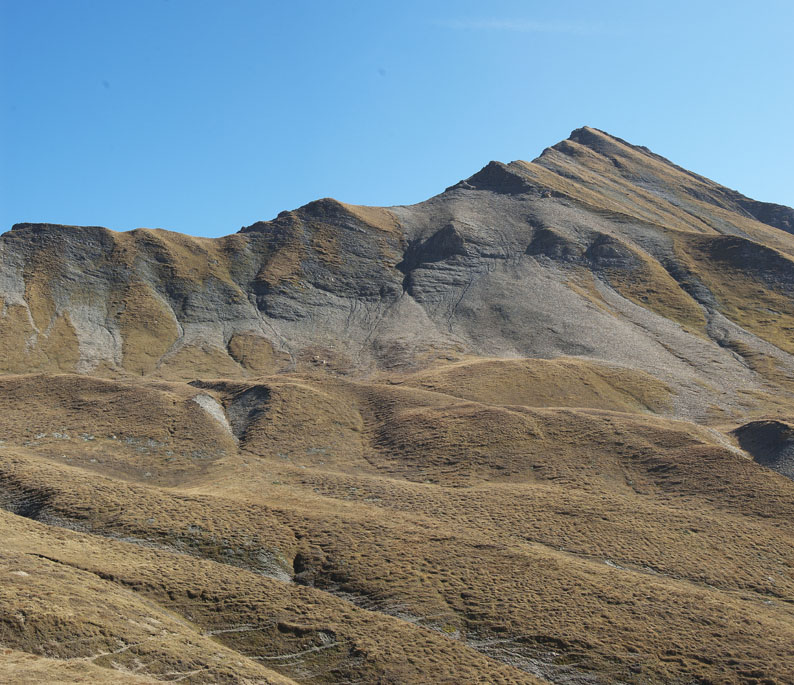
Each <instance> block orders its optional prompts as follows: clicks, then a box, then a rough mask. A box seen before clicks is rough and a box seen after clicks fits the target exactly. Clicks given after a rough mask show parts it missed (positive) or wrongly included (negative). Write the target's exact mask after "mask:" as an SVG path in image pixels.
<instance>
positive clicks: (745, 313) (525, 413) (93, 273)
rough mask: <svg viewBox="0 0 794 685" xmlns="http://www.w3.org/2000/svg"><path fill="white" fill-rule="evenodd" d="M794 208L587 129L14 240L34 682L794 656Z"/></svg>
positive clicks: (776, 668)
mask: <svg viewBox="0 0 794 685" xmlns="http://www.w3.org/2000/svg"><path fill="white" fill-rule="evenodd" d="M793 332H794V210H792V209H790V208H787V207H783V206H780V205H772V204H767V203H762V202H757V201H755V200H751V199H749V198H747V197H744V196H743V195H741V194H739V193H737V192H736V191H733V190H729V189H727V188H725V187H722V186H720V185H718V184H716V183H714V182H712V181H710V180H708V179H706V178H703V177H701V176H698V175H696V174H693V173H691V172H689V171H686V170H685V169H682V168H680V167H677V166H675V165H674V164H672V163H671V162H669V161H667V160H665V159H664V158H662V157H659V156H658V155H655V154H654V153H652V152H650V151H649V150H647V149H646V148H643V147H637V146H633V145H630V144H629V143H626V142H625V141H623V140H620V139H618V138H615V137H613V136H610V135H608V134H606V133H603V132H601V131H598V130H595V129H591V128H582V129H578V130H576V131H574V132H573V133H572V134H571V137H570V138H569V139H567V140H565V141H563V142H561V143H558V144H557V145H554V146H552V147H550V148H548V149H546V150H545V151H543V153H542V154H541V155H540V157H538V158H537V159H536V160H534V161H533V162H520V161H518V162H511V163H510V164H502V163H499V162H491V163H490V164H488V165H487V166H486V167H484V168H483V169H482V170H481V171H479V172H478V173H476V174H474V175H473V176H471V177H470V178H468V179H466V180H464V181H461V182H459V183H457V184H456V185H453V186H451V187H450V188H447V189H446V190H445V191H444V192H443V193H441V194H440V195H437V196H435V197H433V198H431V199H429V200H427V201H425V202H422V203H419V204H417V205H412V206H399V207H388V208H379V207H362V206H354V205H348V204H344V203H341V202H337V201H335V200H332V199H323V200H318V201H316V202H312V203H310V204H308V205H305V206H304V207H301V208H299V209H296V210H294V211H287V212H282V213H281V214H279V216H278V217H276V218H275V219H273V220H272V221H266V222H258V223H255V224H253V225H251V226H248V227H245V228H243V229H241V230H240V231H239V232H238V233H235V234H234V235H230V236H227V237H224V238H219V239H203V238H193V237H190V236H186V235H181V234H178V233H172V232H168V231H163V230H159V229H157V230H149V229H138V230H135V231H131V232H128V233H116V232H113V231H110V230H108V229H105V228H99V227H75V226H58V225H51V224H18V225H16V226H14V227H13V228H12V229H11V231H9V232H7V233H5V234H3V235H2V236H0V417H2V418H0V505H2V509H1V510H0V535H1V536H2V539H3V540H4V544H3V546H2V548H1V549H0V577H1V578H2V583H0V645H2V652H0V656H1V657H2V658H0V679H2V680H3V681H4V682H19V683H29V682H42V683H44V682H47V683H49V682H64V683H66V682H97V683H104V682H108V683H110V682H130V683H133V682H142V683H143V682H158V681H160V682H162V681H170V682H176V681H179V682H195V683H297V682H301V683H308V682H311V683H350V682H358V683H409V682H410V683H542V682H550V683H570V684H585V683H586V684H591V683H614V682H620V683H637V684H639V683H681V684H685V683H686V684H688V683H723V682H730V683H746V684H748V685H749V684H751V683H752V684H756V685H760V684H764V685H767V684H769V683H786V682H792V681H794V646H793V645H794V571H793V570H792V569H794V534H793V533H792V528H791V521H792V517H793V516H794V481H792V478H794V466H793V464H794V456H793V455H794V447H792V446H793V445H794V427H793V426H794V335H792V333H793Z"/></svg>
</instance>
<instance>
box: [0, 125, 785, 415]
mask: <svg viewBox="0 0 794 685" xmlns="http://www.w3.org/2000/svg"><path fill="white" fill-rule="evenodd" d="M792 216H794V210H791V209H788V208H785V207H781V206H778V205H767V204H764V203H760V202H756V201H754V200H750V199H748V198H745V197H743V196H741V195H739V194H738V193H736V192H735V191H731V190H728V189H726V188H723V187H721V186H719V185H717V184H715V183H713V182H711V181H709V180H707V179H705V178H702V177H699V176H697V175H695V174H692V173H690V172H687V171H685V170H683V169H681V168H679V167H676V166H675V165H673V164H671V163H670V162H668V161H667V160H665V159H663V158H661V157H659V156H657V155H655V154H653V153H651V152H650V151H648V150H647V149H645V148H641V147H636V146H632V145H629V144H628V143H626V142H624V141H622V140H620V139H618V138H614V137H612V136H609V135H607V134H605V133H603V132H600V131H597V130H594V129H590V128H582V129H578V130H576V131H574V132H573V133H572V134H571V137H570V138H569V139H568V140H565V141H563V142H561V143H559V144H557V145H555V146H553V147H551V148H548V149H547V150H545V151H544V152H543V154H541V156H540V157H539V158H538V159H536V160H535V161H534V162H531V163H526V162H512V163H510V164H501V163H498V162H491V163H490V164H488V165H487V166H486V167H485V168H483V169H482V170H481V171H479V172H478V173H476V174H474V176H472V177H470V178H469V179H466V180H465V181H461V182H460V183H458V184H457V185H454V186H452V187H451V188H448V189H447V190H446V191H445V192H443V193H441V194H440V195H437V196H436V197H433V198H431V199H430V200H427V201H426V202H422V203H420V204H418V205H413V206H405V207H390V208H375V207H357V206H351V205H345V204H342V203H340V202H336V201H335V200H331V199H324V200H318V201H316V202H312V203H310V204H308V205H306V206H304V207H301V208H299V209H297V210H294V211H289V212H282V213H281V214H280V215H279V216H278V217H277V218H276V219H274V220H273V221H267V222H260V223H256V224H253V225H252V226H248V227H246V228H243V229H242V230H241V231H240V232H239V233H237V234H235V235H231V236H228V237H225V238H220V239H217V240H208V239H200V238H191V237H188V236H184V235H179V234H174V233H169V232H166V231H162V230H148V229H139V230H136V231H132V232H130V233H122V234H119V233H114V232H112V231H109V230H107V229H104V228H98V227H67V226H55V225H45V224H20V225H16V226H14V227H13V229H12V230H11V231H10V232H9V233H6V234H5V235H3V236H2V239H1V240H0V260H1V261H0V298H2V302H3V304H2V321H3V328H2V330H3V332H2V343H3V346H2V349H3V356H2V357H0V371H5V372H20V371H33V370H60V371H77V372H79V373H91V374H107V373H130V374H134V375H141V374H143V375H149V374H156V375H158V376H161V377H166V378H181V379H189V378H193V377H195V376H197V375H202V374H203V375H207V374H208V373H209V374H213V373H214V374H215V375H217V376H225V377H230V376H238V377H239V376H246V375H257V374H261V373H268V372H272V371H277V370H295V369H300V368H303V367H305V366H306V365H311V364H312V363H315V364H317V363H320V364H322V363H323V362H324V363H325V365H327V366H328V367H329V368H333V369H334V370H336V371H340V372H345V373H371V372H373V371H376V370H379V369H404V368H411V367H416V366H421V365H426V364H428V363H430V362H431V361H432V360H433V359H436V358H448V357H460V356H461V355H466V354H473V355H492V356H493V355H496V356H506V357H521V356H540V357H554V356H557V355H579V356H586V357H591V358H594V359H598V360H603V361H608V362H613V363H617V364H621V365H627V366H636V367H641V368H643V369H646V370H648V371H650V372H651V373H653V374H654V375H656V376H657V377H659V378H661V379H663V380H665V381H666V382H669V383H673V384H674V385H675V386H676V387H677V388H678V390H679V391H680V392H679V394H680V395H681V398H682V399H681V409H682V411H684V410H686V411H694V410H695V408H694V407H686V406H685V405H686V401H685V400H686V395H687V393H688V391H689V390H692V389H693V388H694V387H695V386H693V385H692V384H693V383H694V384H700V385H699V390H698V394H701V395H702V386H703V384H708V385H710V386H713V388H714V390H715V391H716V392H715V393H714V394H713V397H712V399H713V400H714V401H715V403H716V404H718V405H720V404H724V400H722V401H721V400H720V397H721V396H724V393H726V392H733V391H735V390H736V389H738V388H746V387H748V386H753V387H759V388H760V387H761V386H762V385H763V384H764V383H765V382H767V381H768V380H769V379H764V378H760V377H759V373H758V368H754V363H753V360H755V361H756V362H757V360H758V358H760V357H762V358H764V359H768V360H770V362H769V363H770V364H773V365H774V366H775V368H776V369H778V370H779V372H780V373H783V374H786V375H788V374H790V373H791V372H792V371H793V370H794V365H792V360H791V358H790V356H789V355H790V353H791V352H794V343H792V342H791V341H792V336H791V335H790V333H789V331H790V330H791V327H792V324H794V308H793V305H792V297H791V296H792V293H794V261H792V259H793V258H792V255H794V237H792V236H791V235H790V231H791V226H792ZM780 229H782V230H780ZM786 231H788V232H786ZM740 298H744V301H745V302H746V303H747V304H748V306H747V307H744V308H743V311H742V312H738V311H737V306H736V300H737V299H740ZM750 298H752V300H753V302H752V303H751V302H749V300H750ZM755 367H758V364H757V363H756V364H755Z"/></svg>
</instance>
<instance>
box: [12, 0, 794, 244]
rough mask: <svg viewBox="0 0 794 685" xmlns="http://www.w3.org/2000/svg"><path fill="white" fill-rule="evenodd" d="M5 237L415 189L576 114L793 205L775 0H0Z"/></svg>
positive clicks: (789, 43)
mask: <svg viewBox="0 0 794 685" xmlns="http://www.w3.org/2000/svg"><path fill="white" fill-rule="evenodd" d="M0 111H1V114H0V146H1V147H0V232H2V231H5V230H7V229H8V228H10V227H11V225H12V224H13V223H16V222H21V221H48V222H54V223H68V224H93V225H97V224H98V225H103V226H107V227H109V228H113V229H116V230H128V229H132V228H136V227H139V226H147V227H162V228H168V229H171V230H176V231H181V232H184V233H190V234H193V235H207V236H217V235H224V234H227V233H231V232H234V231H236V230H238V229H239V228H240V227H241V226H243V225H248V224H251V223H253V222H254V221H257V220H260V219H269V218H272V217H274V216H275V215H276V214H277V213H278V212H279V211H281V210H283V209H292V208H294V207H297V206H300V205H302V204H305V203H306V202H309V201H311V200H313V199H316V198H319V197H335V198H337V199H339V200H343V201H346V202H352V203H358V204H376V205H394V204H408V203H413V202H418V201H421V200H423V199H426V198H427V197H430V196H431V195H435V194H436V193H438V192H441V191H442V190H443V189H444V188H445V187H446V186H449V185H452V184H453V183H455V182H457V181H458V180H460V179H461V178H465V177H467V176H470V175H471V174H472V173H474V172H476V171H477V170H478V169H479V168H481V167H482V166H484V165H485V164H486V163H487V162H488V161H489V160H491V159H497V160H500V161H504V162H508V161H511V160H513V159H527V160H529V159H533V158H534V157H536V156H537V155H538V154H540V152H541V150H542V149H543V148H544V147H547V146H549V145H552V144H554V143H556V142H558V141H559V140H562V139H563V138H566V137H567V136H568V135H569V133H570V131H571V130H572V129H574V128H577V127H579V126H582V125H588V126H594V127H596V128H600V129H603V130H605V131H607V132H609V133H612V134H614V135H616V136H619V137H621V138H625V139H626V140H628V141H629V142H632V143H635V144H639V145H646V146H648V147H650V148H651V149H652V150H654V151H655V152H658V153H659V154H661V155H664V156H665V157H668V158H670V159H672V160H673V161H674V162H676V163H677V164H679V165H681V166H684V167H687V168H689V169H691V170H693V171H696V172H698V173H701V174H703V175H705V176H708V177H710V178H712V179H714V180H715V181H717V182H719V183H722V184H724V185H727V186H729V187H732V188H735V189H737V190H739V191H741V192H743V193H744V194H746V195H749V196H750V197H754V198H756V199H759V200H765V201H769V202H778V203H782V204H787V205H790V206H791V205H794V136H793V135H792V132H793V131H794V2H792V1H791V0H779V1H765V0H756V1H755V2H753V3H751V2H745V1H744V0H721V1H710V0H703V1H698V0H687V1H686V2H679V1H677V0H666V1H664V2H655V1H649V2H636V0H635V1H632V2H617V1H607V0H601V1H598V2H593V1H592V0H589V1H587V2H573V1H570V2H569V1H565V0H556V1H554V2H549V1H547V0H546V1H544V2H535V1H534V0H524V1H523V2H522V1H518V0H514V1H512V2H510V1H499V0H491V1H490V2H482V0H480V1H478V2H469V1H467V0H455V1H454V2H453V1H440V2H432V0H426V1H425V2H413V1H412V0H401V1H400V2H380V1H378V0H366V1H362V2H354V1H339V2H334V1H331V0H322V1H316V2H309V1H300V0H279V1H277V2H275V1H268V0H213V1H208V0H102V1H98V0H0Z"/></svg>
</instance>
